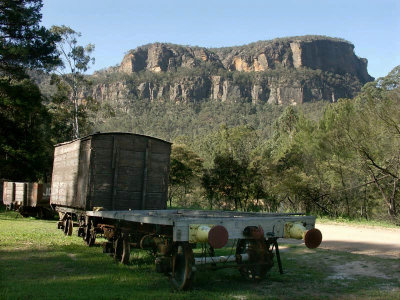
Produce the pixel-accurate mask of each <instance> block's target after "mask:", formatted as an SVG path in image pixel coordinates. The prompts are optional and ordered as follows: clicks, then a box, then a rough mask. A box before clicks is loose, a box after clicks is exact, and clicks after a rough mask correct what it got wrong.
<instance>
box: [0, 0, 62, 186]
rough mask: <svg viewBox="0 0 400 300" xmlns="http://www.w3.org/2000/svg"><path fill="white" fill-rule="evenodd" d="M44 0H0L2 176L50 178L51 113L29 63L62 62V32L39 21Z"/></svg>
mask: <svg viewBox="0 0 400 300" xmlns="http://www.w3.org/2000/svg"><path fill="white" fill-rule="evenodd" d="M41 8H42V1H41V0H20V1H15V0H4V1H1V3H0V170H1V171H0V172H1V173H0V177H1V178H8V179H13V180H37V179H45V177H46V175H47V174H48V170H49V169H50V167H51V161H50V160H51V159H49V157H51V155H49V153H50V152H51V151H52V145H51V139H50V138H49V136H48V134H49V130H48V127H49V119H50V116H49V115H48V113H47V110H46V108H45V107H44V106H43V104H42V96H41V93H40V91H39V89H38V87H37V86H36V85H35V84H34V83H33V82H32V81H31V80H30V79H29V78H28V75H27V72H26V70H27V69H28V68H34V69H41V70H48V69H50V68H51V67H53V66H55V65H57V64H58V63H59V59H58V56H57V52H56V46H55V42H57V41H58V40H59V37H58V36H57V35H56V34H54V33H52V32H50V31H49V30H47V29H46V28H44V27H42V26H40V25H39V23H40V20H41V17H42V16H41V14H40V9H41Z"/></svg>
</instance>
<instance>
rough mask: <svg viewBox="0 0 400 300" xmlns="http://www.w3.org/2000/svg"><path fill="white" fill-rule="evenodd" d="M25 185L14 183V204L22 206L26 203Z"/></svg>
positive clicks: (23, 183)
mask: <svg viewBox="0 0 400 300" xmlns="http://www.w3.org/2000/svg"><path fill="white" fill-rule="evenodd" d="M26 185H27V184H26V183H25V182H15V203H17V204H19V205H23V204H24V203H25V202H26V196H27V192H26Z"/></svg>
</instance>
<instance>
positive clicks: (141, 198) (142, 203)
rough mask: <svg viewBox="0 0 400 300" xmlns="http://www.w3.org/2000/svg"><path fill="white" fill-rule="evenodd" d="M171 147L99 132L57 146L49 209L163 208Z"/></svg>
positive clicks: (128, 135) (127, 135)
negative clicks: (51, 207) (50, 206)
mask: <svg viewBox="0 0 400 300" xmlns="http://www.w3.org/2000/svg"><path fill="white" fill-rule="evenodd" d="M170 152H171V143H169V142H166V141H163V140H160V139H157V138H153V137H148V136H144V135H138V134H131V133H97V134H93V135H89V136H87V137H84V138H81V139H77V140H74V141H71V142H66V143H62V144H58V145H56V147H55V151H54V165H53V176H52V185H51V200H50V201H51V205H52V206H53V207H55V208H56V210H58V211H59V212H72V211H73V210H76V211H93V210H133V209H165V208H166V203H167V197H168V195H167V193H168V174H169V157H170Z"/></svg>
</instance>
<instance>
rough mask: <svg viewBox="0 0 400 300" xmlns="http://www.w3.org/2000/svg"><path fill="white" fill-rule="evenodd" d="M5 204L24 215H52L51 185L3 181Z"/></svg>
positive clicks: (41, 216) (40, 216)
mask: <svg viewBox="0 0 400 300" xmlns="http://www.w3.org/2000/svg"><path fill="white" fill-rule="evenodd" d="M3 204H4V205H5V206H6V208H7V209H12V210H16V211H18V212H20V213H21V215H23V216H32V217H39V218H43V217H52V216H53V215H54V214H53V212H52V210H51V207H50V185H48V184H42V183H36V182H9V181H5V182H4V183H3Z"/></svg>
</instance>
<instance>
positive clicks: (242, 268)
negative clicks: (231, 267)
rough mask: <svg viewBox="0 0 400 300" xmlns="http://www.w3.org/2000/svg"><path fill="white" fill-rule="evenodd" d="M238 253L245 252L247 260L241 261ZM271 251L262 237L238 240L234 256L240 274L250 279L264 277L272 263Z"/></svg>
mask: <svg viewBox="0 0 400 300" xmlns="http://www.w3.org/2000/svg"><path fill="white" fill-rule="evenodd" d="M240 254H247V255H248V261H245V262H242V261H241V256H240ZM273 257H274V255H273V253H272V251H271V250H269V247H268V246H267V244H266V242H265V240H264V239H255V240H250V239H249V240H247V239H243V240H239V241H238V244H237V247H236V258H237V263H238V264H239V272H240V274H241V275H242V276H243V277H244V278H246V279H251V280H261V279H263V278H265V276H266V275H267V272H268V271H269V270H270V269H271V268H272V266H273V265H274V261H273Z"/></svg>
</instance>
